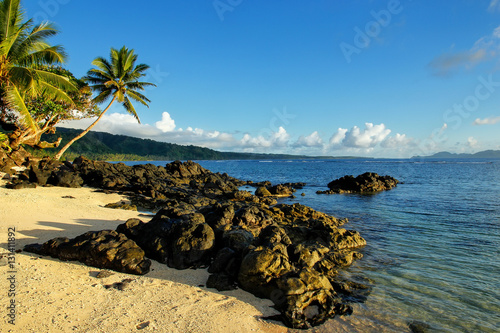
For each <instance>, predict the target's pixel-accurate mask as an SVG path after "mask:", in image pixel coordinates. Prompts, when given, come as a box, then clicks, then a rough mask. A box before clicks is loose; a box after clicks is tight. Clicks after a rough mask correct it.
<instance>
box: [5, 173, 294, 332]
mask: <svg viewBox="0 0 500 333" xmlns="http://www.w3.org/2000/svg"><path fill="white" fill-rule="evenodd" d="M5 183H6V182H5V181H3V180H2V181H0V202H1V205H2V210H1V211H0V220H1V221H2V222H3V223H2V224H1V226H0V235H1V236H0V237H1V239H0V251H1V253H2V258H1V259H0V260H2V261H0V272H1V274H2V276H6V275H7V272H8V267H9V266H8V265H6V254H7V253H8V251H7V250H8V249H7V247H8V241H7V239H8V228H9V227H15V228H16V232H15V248H16V249H17V250H19V249H22V248H23V247H24V246H25V245H27V244H31V243H36V242H45V241H47V240H49V239H51V238H54V237H70V238H71V237H75V236H78V235H80V234H82V233H84V232H87V231H95V230H103V229H115V228H116V226H117V225H118V224H121V223H123V222H125V221H126V220H127V219H129V218H134V217H136V218H139V219H141V220H142V221H145V222H146V221H148V220H149V219H150V217H147V216H145V215H144V214H140V213H138V212H133V211H124V210H114V209H110V208H104V207H103V206H104V205H105V204H107V203H113V202H117V201H120V200H122V199H124V197H123V196H121V195H118V194H105V193H98V192H94V191H95V190H94V189H92V188H88V187H83V188H76V189H74V188H61V187H37V188H36V189H22V190H8V189H6V188H5ZM63 196H71V197H74V199H73V198H62V197H63ZM28 204H29V205H31V207H36V210H33V211H31V212H26V207H27V205H28ZM9 245H10V243H9ZM14 257H15V265H16V267H17V269H16V275H15V278H16V290H15V294H16V295H15V304H16V312H15V324H16V325H15V326H13V325H11V324H9V323H7V321H6V320H2V321H1V322H0V330H1V331H2V332H3V331H5V332H21V331H22V332H66V331H76V332H105V331H110V330H112V331H115V332H130V331H135V330H138V329H141V330H143V331H145V332H147V331H155V330H156V331H164V332H186V331H190V332H233V331H235V330H234V327H237V328H238V329H237V331H238V332H270V333H281V332H288V331H289V330H288V328H286V327H284V326H282V325H279V324H278V323H276V324H274V323H272V322H268V321H263V320H260V319H258V317H266V316H272V315H275V314H277V313H278V312H277V311H275V310H274V309H273V308H271V305H272V302H271V301H270V300H265V299H260V298H257V297H255V296H253V295H252V294H250V293H247V292H244V291H243V290H241V289H238V290H234V291H229V292H217V291H216V290H215V289H207V288H204V287H200V286H201V285H204V284H205V282H206V280H207V276H208V273H207V271H206V270H201V269H198V270H190V269H189V270H180V271H179V270H176V269H173V268H169V267H167V266H166V265H163V264H160V263H158V262H156V261H153V265H152V271H151V272H150V273H148V274H146V275H144V276H136V275H129V274H124V273H118V272H113V275H111V276H109V277H106V278H103V279H98V278H96V275H97V273H98V272H100V271H102V270H101V269H98V268H94V267H88V266H85V265H83V264H81V263H78V262H63V261H60V260H58V259H53V258H50V257H45V256H38V255H35V254H32V253H27V252H21V253H16V254H15V255H14ZM126 279H132V281H131V282H130V283H129V284H128V285H127V287H126V288H124V290H118V289H115V288H109V289H106V288H105V287H104V286H105V285H113V284H115V283H120V282H122V281H124V280H126ZM1 281H2V282H1V283H0V290H2V291H6V290H8V288H9V286H8V281H7V279H1ZM4 309H5V308H4ZM4 311H5V313H4V314H2V318H6V315H7V309H5V310H4ZM117 329H118V330H117Z"/></svg>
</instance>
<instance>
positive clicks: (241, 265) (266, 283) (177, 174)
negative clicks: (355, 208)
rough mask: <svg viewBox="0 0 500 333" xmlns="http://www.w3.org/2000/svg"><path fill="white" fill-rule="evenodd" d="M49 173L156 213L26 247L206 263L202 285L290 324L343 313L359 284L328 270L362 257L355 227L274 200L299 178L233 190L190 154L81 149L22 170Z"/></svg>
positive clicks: (125, 264) (72, 256)
mask: <svg viewBox="0 0 500 333" xmlns="http://www.w3.org/2000/svg"><path fill="white" fill-rule="evenodd" d="M57 175H60V176H61V177H60V178H57V179H64V177H62V176H63V175H68V177H69V178H71V177H74V179H75V181H76V183H77V184H85V185H89V186H93V187H99V188H102V189H103V190H104V191H120V192H121V193H125V194H127V195H128V196H129V197H130V199H131V201H132V203H133V204H137V205H143V206H142V207H144V206H146V207H147V208H148V209H152V208H155V209H156V210H157V213H156V215H155V216H154V218H153V219H152V220H151V221H150V222H148V223H144V222H142V221H141V220H138V219H130V220H128V221H127V222H125V223H123V224H121V225H119V226H118V227H117V229H116V231H101V232H90V233H86V234H84V235H81V236H79V237H77V238H75V239H73V240H69V239H66V238H63V239H61V238H59V239H54V240H51V241H48V242H46V243H44V244H43V245H30V246H28V247H26V250H28V251H31V252H35V253H41V254H47V255H51V256H54V257H58V258H60V259H63V260H79V261H81V262H84V263H86V264H88V265H92V266H96V267H100V268H108V269H112V270H117V271H123V272H129V273H133V274H144V273H146V272H147V270H148V269H149V265H150V262H149V259H145V256H147V257H148V258H151V259H155V260H157V261H159V262H161V263H164V264H167V265H168V266H170V267H173V268H176V269H188V268H199V267H208V272H209V273H210V277H209V279H208V281H207V283H206V285H207V286H208V287H212V288H217V289H218V290H230V289H234V288H237V287H240V288H243V289H245V290H247V291H249V292H251V293H253V294H255V295H257V296H259V297H265V298H269V299H271V300H272V301H273V302H274V304H275V307H276V308H277V309H278V310H279V311H280V312H281V315H280V319H281V320H282V321H283V322H285V323H286V324H287V325H288V326H289V327H293V328H308V327H311V326H314V325H318V324H320V323H322V322H324V321H325V320H327V319H328V318H331V317H333V316H335V315H339V314H348V313H350V312H351V311H352V310H351V308H350V305H349V302H350V301H352V300H354V299H356V290H358V289H362V288H358V289H356V288H349V287H348V286H349V284H348V283H347V282H344V281H339V278H338V275H337V272H338V270H341V269H343V268H344V267H346V266H349V265H350V264H351V263H352V262H353V260H356V259H359V258H361V254H360V253H358V252H357V251H356V250H357V249H358V248H360V247H362V246H364V245H365V244H366V242H365V240H364V239H363V238H362V237H361V236H360V234H359V233H358V232H356V231H352V230H346V229H344V228H342V227H341V226H342V225H343V224H344V223H345V222H346V221H347V220H345V219H337V218H335V217H333V216H330V215H328V214H325V213H321V212H318V211H316V210H314V209H312V208H310V207H307V206H304V205H300V204H293V205H288V204H277V201H276V199H274V197H276V196H290V195H291V193H293V191H294V190H295V187H297V186H298V187H300V186H303V184H301V183H300V184H282V185H276V186H272V184H270V183H269V182H264V183H259V184H258V186H260V188H259V189H258V190H257V193H256V195H253V194H251V193H250V192H246V191H240V190H239V189H238V188H239V187H240V186H241V185H244V184H247V182H243V181H240V180H237V179H234V178H232V177H229V176H228V175H226V174H218V173H212V172H210V171H208V170H206V169H204V168H202V167H201V166H199V165H198V164H196V163H193V162H185V163H181V162H178V161H176V162H173V163H170V164H167V165H166V166H165V167H162V166H159V167H157V166H154V165H151V164H148V165H140V166H134V167H130V166H126V165H125V164H123V163H117V164H111V163H105V162H96V161H91V160H87V159H85V158H82V157H80V158H78V159H76V160H75V161H74V163H57V162H50V161H40V162H39V163H38V164H33V165H31V166H30V168H29V169H28V171H27V172H25V173H24V175H23V177H24V179H25V180H26V181H28V180H30V181H32V182H33V183H37V184H51V183H54V184H55V183H57V184H61V183H63V181H62V180H61V181H57V182H56V181H55V179H56V176H57ZM21 178H22V177H21ZM67 183H68V184H71V182H70V181H69V180H68V181H67ZM266 191H267V192H266ZM268 193H269V194H268ZM360 299H361V298H360Z"/></svg>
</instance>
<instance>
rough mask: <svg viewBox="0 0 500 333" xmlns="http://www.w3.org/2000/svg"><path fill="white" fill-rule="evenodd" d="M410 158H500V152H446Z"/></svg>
mask: <svg viewBox="0 0 500 333" xmlns="http://www.w3.org/2000/svg"><path fill="white" fill-rule="evenodd" d="M412 158H435V159H450V158H500V150H484V151H480V152H477V153H474V154H454V153H449V152H446V151H443V152H439V153H436V154H434V155H431V156H413V157H412Z"/></svg>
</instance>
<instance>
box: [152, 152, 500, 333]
mask: <svg viewBox="0 0 500 333" xmlns="http://www.w3.org/2000/svg"><path fill="white" fill-rule="evenodd" d="M197 162H198V163H200V164H201V165H202V166H203V167H205V168H207V169H209V170H211V171H213V172H221V173H224V172H226V173H228V174H229V175H230V176H233V177H236V178H239V179H243V180H252V181H254V182H257V181H263V180H270V181H271V182H272V183H273V184H278V183H285V182H305V183H306V184H307V185H306V187H304V189H303V190H298V191H297V193H296V198H295V199H288V198H287V199H281V202H284V203H295V202H299V203H301V204H304V205H308V206H310V207H312V208H314V209H317V210H320V211H323V212H325V213H328V214H331V215H333V216H336V217H347V218H348V219H349V222H348V224H346V225H344V227H345V228H348V229H354V230H357V231H359V232H360V233H361V235H362V236H363V237H364V238H365V239H366V240H367V242H368V245H367V246H366V247H364V248H363V249H361V250H360V252H362V253H363V254H364V257H363V258H362V259H361V260H358V261H356V262H355V263H354V264H353V265H352V266H351V267H350V268H348V269H347V271H346V272H344V273H343V274H345V275H346V276H347V277H350V278H352V279H354V280H356V279H359V280H360V281H365V282H366V281H369V283H370V284H371V285H372V286H373V289H372V292H371V294H370V295H369V296H368V299H367V300H366V301H365V302H364V303H361V304H355V305H354V313H353V315H351V316H348V317H341V318H335V319H332V320H330V321H329V322H327V323H326V324H325V325H322V326H319V327H318V328H316V329H314V332H338V331H340V332H410V328H409V324H410V323H414V324H421V325H423V326H427V327H428V332H450V333H451V332H453V333H455V332H500V256H499V254H500V253H499V252H500V250H499V248H500V160H482V159H474V160H458V159H453V160H447V161H438V160H420V161H413V160H387V159H384V160H378V159H368V160H360V159H352V160H348V159H344V160H279V161H197ZM166 163H167V162H154V164H156V165H165V164H166ZM364 172H376V173H378V174H380V175H390V176H393V177H395V178H397V179H398V180H400V181H401V182H402V183H401V184H399V185H398V186H397V187H396V188H395V189H393V190H391V191H386V192H382V193H378V194H373V195H357V194H335V195H318V194H316V191H317V190H326V189H327V187H326V185H327V184H328V183H329V182H330V181H332V180H334V179H336V178H339V177H342V176H344V175H355V176H356V175H359V174H361V173H364ZM301 193H305V196H301ZM421 327H422V326H421Z"/></svg>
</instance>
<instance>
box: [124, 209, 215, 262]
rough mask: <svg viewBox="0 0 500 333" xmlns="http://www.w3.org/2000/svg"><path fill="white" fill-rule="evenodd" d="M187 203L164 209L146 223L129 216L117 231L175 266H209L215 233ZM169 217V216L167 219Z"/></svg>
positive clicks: (153, 255)
mask: <svg viewBox="0 0 500 333" xmlns="http://www.w3.org/2000/svg"><path fill="white" fill-rule="evenodd" d="M186 207H189V206H182V205H180V206H178V207H170V208H166V209H164V210H162V211H160V212H158V213H157V215H156V216H155V218H153V220H151V221H150V222H149V223H143V222H142V221H140V220H137V219H130V220H128V221H127V222H126V223H125V224H121V225H119V226H118V227H117V231H119V232H123V233H124V234H125V235H127V236H128V237H130V238H131V239H133V240H134V241H136V242H137V243H138V244H139V246H141V247H142V248H143V249H144V250H145V251H146V253H147V255H148V257H150V258H153V259H156V260H158V261H160V262H162V263H166V264H167V265H168V266H170V267H173V268H176V269H186V268H196V267H203V266H208V265H209V264H210V260H211V254H212V250H213V247H214V244H215V233H214V231H213V229H212V228H211V227H210V226H209V225H208V224H207V223H205V218H204V216H203V215H202V214H200V213H192V211H191V210H186ZM170 216H171V217H172V218H170Z"/></svg>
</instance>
